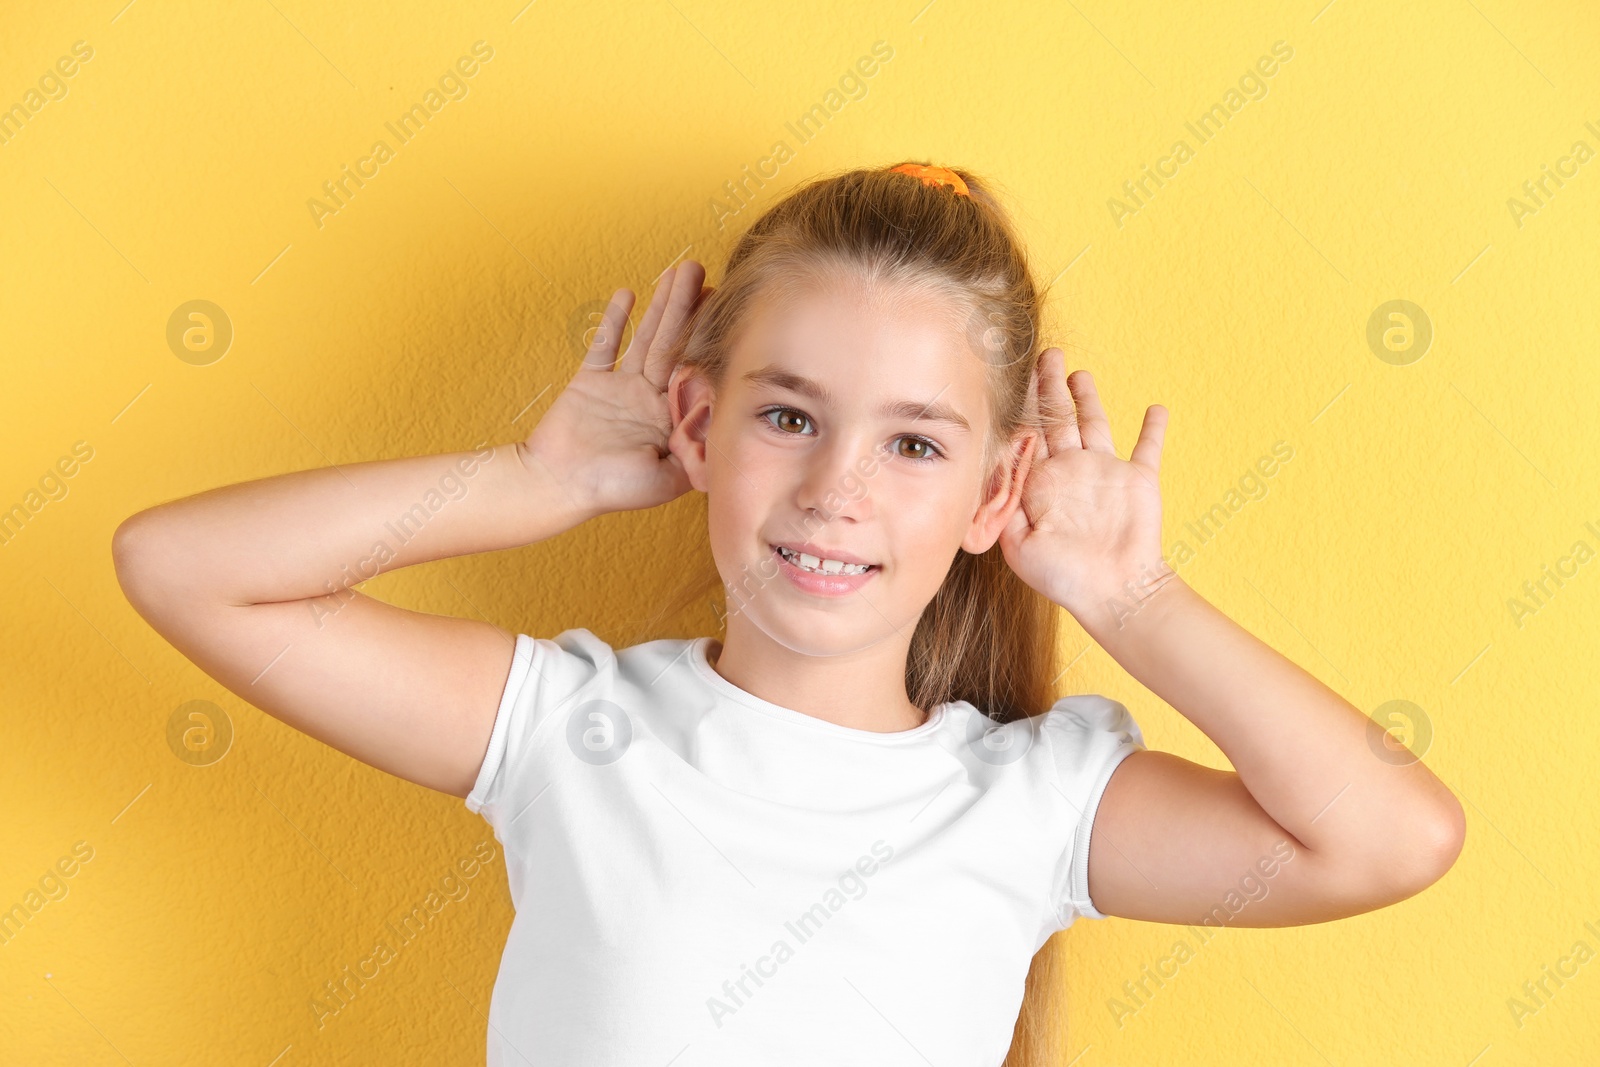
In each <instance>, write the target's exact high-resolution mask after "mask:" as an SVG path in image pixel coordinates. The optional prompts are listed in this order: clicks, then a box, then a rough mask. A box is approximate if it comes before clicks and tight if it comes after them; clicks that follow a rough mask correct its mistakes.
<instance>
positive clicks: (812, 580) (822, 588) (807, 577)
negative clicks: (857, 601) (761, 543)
mask: <svg viewBox="0 0 1600 1067" xmlns="http://www.w3.org/2000/svg"><path fill="white" fill-rule="evenodd" d="M783 547H784V548H787V549H789V550H791V551H794V552H801V551H804V552H806V553H808V554H809V555H813V556H819V557H820V556H821V553H819V552H818V550H817V549H816V547H815V546H811V547H809V548H801V547H799V546H797V545H791V544H787V543H784V544H783ZM772 558H773V559H775V560H777V561H778V570H780V571H781V572H783V576H784V577H785V578H787V579H789V583H790V584H791V585H793V586H794V587H795V588H796V589H799V590H800V591H801V592H803V593H810V594H812V595H813V596H848V595H849V594H851V593H854V592H855V591H856V590H858V589H860V588H861V587H862V586H864V585H866V584H867V583H868V582H870V581H872V579H874V578H876V577H877V576H878V572H879V571H880V570H882V569H883V568H882V567H881V566H877V565H873V567H872V569H871V570H870V571H868V572H867V573H865V574H814V573H812V572H811V571H807V570H801V569H800V568H799V567H796V566H795V565H794V564H793V563H790V562H789V561H788V560H786V559H784V558H783V553H782V552H779V551H778V549H777V548H776V547H774V548H773V549H772ZM822 558H826V559H836V560H838V561H839V562H840V563H858V562H859V563H866V560H859V559H856V558H854V557H849V556H845V555H842V554H839V553H837V552H835V554H833V555H829V556H826V557H822Z"/></svg>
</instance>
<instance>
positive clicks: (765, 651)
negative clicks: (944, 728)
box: [708, 615, 928, 733]
mask: <svg viewBox="0 0 1600 1067" xmlns="http://www.w3.org/2000/svg"><path fill="white" fill-rule="evenodd" d="M719 645H720V651H719ZM910 645H911V638H910V635H909V634H907V635H904V636H902V635H900V634H898V633H896V634H890V635H889V637H888V638H886V639H884V640H882V641H879V642H877V643H876V644H872V645H868V646H867V647H865V648H861V649H857V650H854V651H850V652H841V653H837V654H834V655H808V654H807V653H804V652H798V651H796V650H794V649H792V648H789V647H788V646H786V645H783V644H781V643H779V642H778V641H775V640H774V639H773V638H772V637H771V636H770V635H768V634H767V633H765V632H764V631H762V630H761V629H760V628H759V627H757V626H755V625H754V624H752V623H751V622H750V621H749V620H748V619H747V618H745V617H744V616H743V615H730V616H728V634H727V637H726V638H725V639H724V640H723V641H721V642H713V643H712V646H711V648H710V650H709V656H708V658H709V659H710V660H711V663H712V667H713V669H715V670H716V672H717V673H718V674H720V675H721V676H722V677H724V678H726V679H727V680H728V681H730V682H732V683H733V684H734V685H736V686H738V687H739V688H740V689H743V690H744V691H745V692H747V693H749V694H751V695H752V696H757V697H760V698H761V699H762V700H765V701H768V702H770V703H773V704H777V705H779V706H780V707H785V708H792V709H794V710H795V711H799V712H803V713H805V714H807V715H811V716H814V717H816V718H818V719H821V720H823V721H824V722H831V723H835V724H837V725H839V726H847V727H849V728H851V729H853V730H866V731H869V732H872V733H898V732H900V731H903V730H912V729H915V728H916V727H918V726H921V725H922V724H923V723H924V722H926V721H927V720H928V714H927V713H926V712H924V711H923V710H922V709H921V708H919V707H917V706H916V705H914V704H912V703H911V700H910V698H909V697H908V696H907V695H906V656H907V653H908V652H909V650H910Z"/></svg>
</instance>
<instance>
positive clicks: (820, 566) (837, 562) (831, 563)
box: [768, 545, 882, 578]
mask: <svg viewBox="0 0 1600 1067" xmlns="http://www.w3.org/2000/svg"><path fill="white" fill-rule="evenodd" d="M768 547H769V548H771V549H772V550H773V551H774V552H776V553H777V554H778V558H780V559H782V560H783V561H784V562H785V563H788V564H789V565H790V566H792V567H794V568H795V569H796V570H801V571H805V572H807V573H809V574H820V575H824V576H827V577H830V578H833V577H847V578H853V577H857V576H860V575H864V574H871V573H872V572H873V571H876V570H881V569H882V568H881V567H880V566H879V565H878V564H876V563H866V562H864V561H862V560H859V559H857V558H856V557H854V556H848V558H844V559H841V558H838V557H839V556H847V553H843V552H839V553H836V555H834V556H824V555H814V554H812V553H810V552H805V551H801V550H800V549H797V548H791V547H789V546H788V545H769V546H768Z"/></svg>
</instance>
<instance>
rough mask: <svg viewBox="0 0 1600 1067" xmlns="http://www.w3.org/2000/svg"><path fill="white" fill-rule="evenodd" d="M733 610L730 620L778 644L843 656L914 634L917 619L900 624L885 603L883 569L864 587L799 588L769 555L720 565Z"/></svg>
mask: <svg viewBox="0 0 1600 1067" xmlns="http://www.w3.org/2000/svg"><path fill="white" fill-rule="evenodd" d="M718 571H719V573H720V574H722V576H723V590H724V594H725V597H726V607H727V611H728V615H727V618H726V624H727V627H728V629H729V631H730V632H731V631H732V630H733V629H734V628H735V627H749V628H752V629H754V630H756V631H759V632H760V633H761V634H763V635H764V636H765V637H766V638H767V639H768V640H770V641H772V642H773V643H774V644H777V645H781V646H782V647H784V648H787V649H789V650H790V651H792V652H796V653H799V654H801V655H806V656H838V655H844V654H848V653H851V652H859V651H861V650H863V649H867V648H871V647H872V646H873V645H877V644H880V643H882V642H883V641H887V640H894V639H896V638H897V637H899V636H900V634H901V633H902V632H904V634H905V635H906V636H907V638H909V635H910V634H911V632H912V630H913V629H914V628H915V626H916V621H917V620H916V619H915V618H912V619H910V620H909V621H907V622H903V623H899V624H898V625H899V627H900V629H898V630H897V629H896V622H894V621H891V620H895V616H896V613H895V612H894V611H893V610H891V608H890V606H889V605H888V604H886V603H885V601H886V600H888V599H889V598H888V597H886V596H885V595H884V592H883V586H882V584H881V582H882V578H883V575H882V573H880V574H878V575H877V576H875V578H874V580H873V581H872V582H871V583H868V585H867V586H866V587H864V588H862V589H860V590H859V591H853V592H846V593H843V594H834V595H818V594H815V593H812V592H808V591H806V590H804V589H802V588H800V587H798V586H797V585H796V584H795V583H794V582H793V581H791V579H790V578H789V577H787V576H786V575H785V574H784V573H782V571H781V570H780V569H779V568H778V567H776V566H775V565H774V564H772V563H770V562H769V561H766V560H760V561H757V562H756V563H753V564H751V563H745V562H742V561H741V563H740V564H739V565H738V566H737V567H735V568H733V569H732V571H731V573H733V574H737V575H739V576H740V580H738V581H729V579H728V575H729V573H730V570H729V569H728V568H725V567H723V566H721V565H720V564H719V566H718Z"/></svg>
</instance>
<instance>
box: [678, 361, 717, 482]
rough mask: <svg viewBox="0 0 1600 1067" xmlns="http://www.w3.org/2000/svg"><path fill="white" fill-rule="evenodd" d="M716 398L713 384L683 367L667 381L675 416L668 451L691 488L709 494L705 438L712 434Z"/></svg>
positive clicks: (690, 369)
mask: <svg viewBox="0 0 1600 1067" xmlns="http://www.w3.org/2000/svg"><path fill="white" fill-rule="evenodd" d="M713 399H715V398H714V395H713V393H712V389H711V383H710V382H708V381H706V379H705V377H704V376H703V375H702V374H701V373H700V372H699V370H697V369H695V368H693V367H687V366H684V365H683V364H681V363H680V364H679V365H678V366H676V367H674V368H672V377H670V378H668V379H667V409H668V411H670V412H671V415H672V434H671V436H669V437H668V438H667V451H669V452H671V453H672V454H673V455H674V456H677V457H678V462H679V463H681V464H683V470H684V473H685V474H687V475H688V476H689V484H690V485H692V486H694V487H695V488H696V489H698V490H699V491H700V492H702V493H703V492H705V491H706V486H707V485H708V484H709V481H708V479H707V477H706V435H707V434H708V433H709V432H710V430H711V407H712V401H713Z"/></svg>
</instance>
